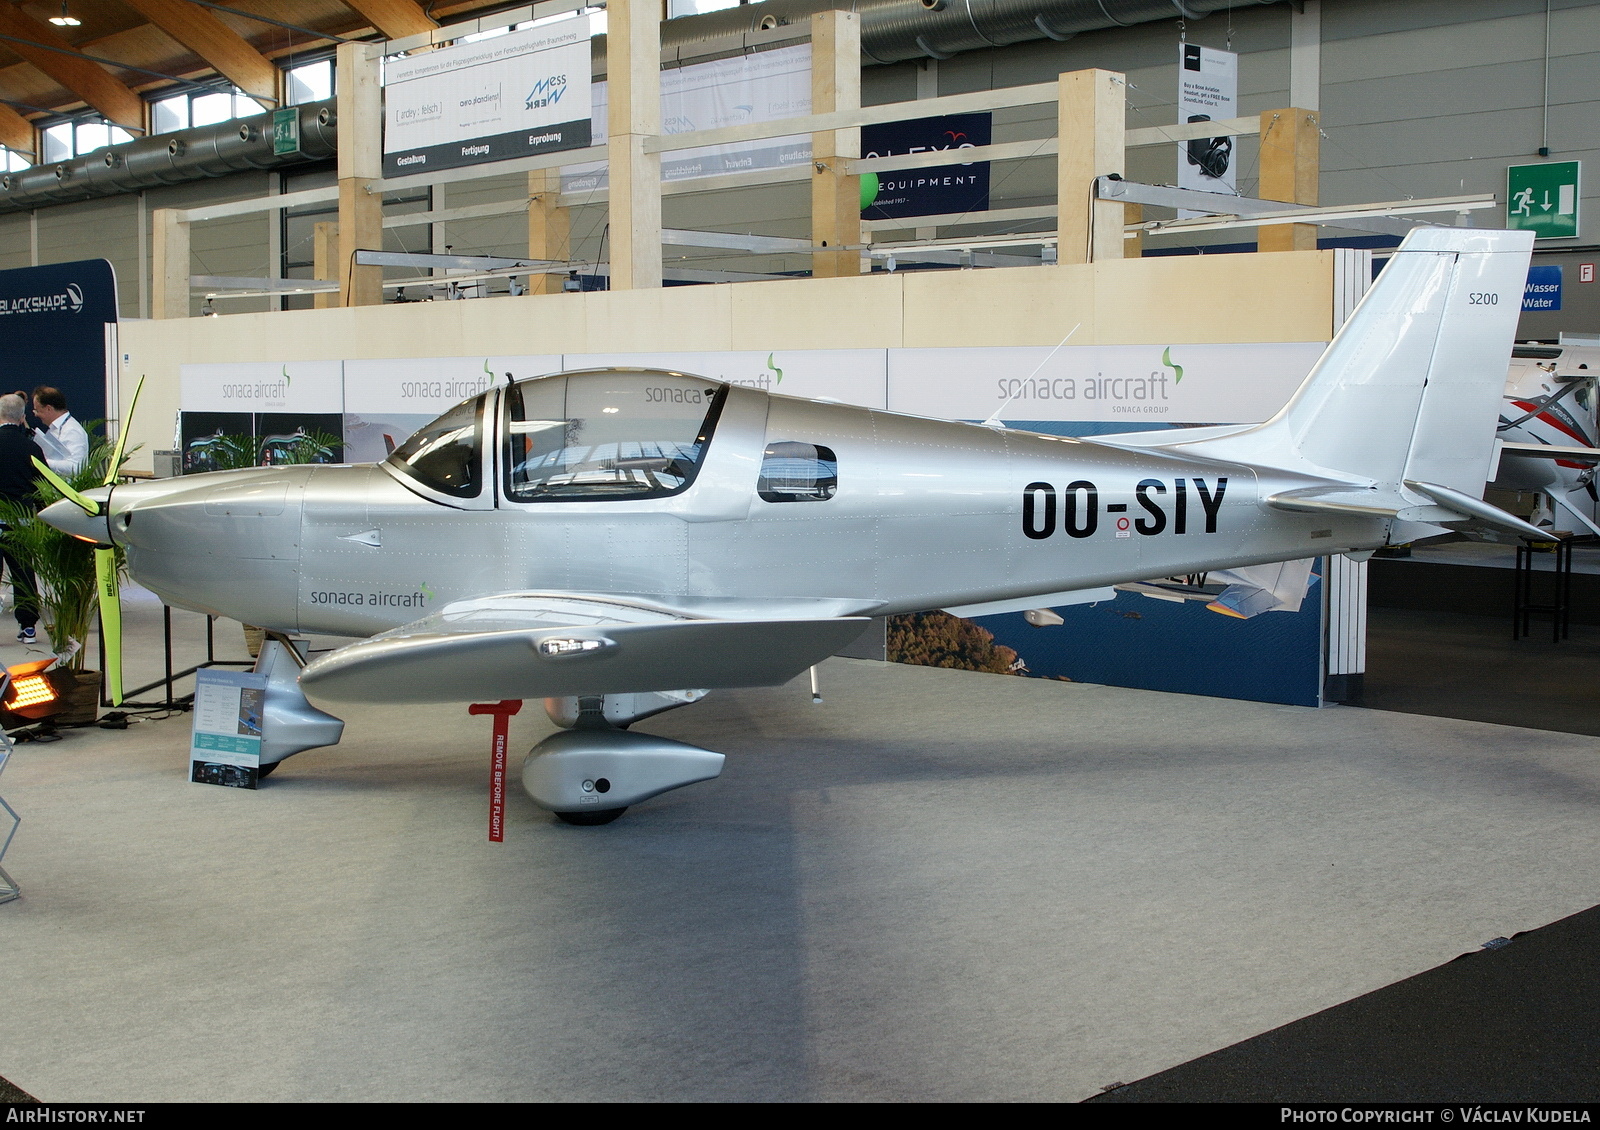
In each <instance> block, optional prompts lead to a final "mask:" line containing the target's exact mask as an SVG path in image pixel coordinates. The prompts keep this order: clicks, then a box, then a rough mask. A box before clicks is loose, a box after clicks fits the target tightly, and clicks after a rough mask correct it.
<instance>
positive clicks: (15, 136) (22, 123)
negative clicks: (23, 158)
mask: <svg viewBox="0 0 1600 1130" xmlns="http://www.w3.org/2000/svg"><path fill="white" fill-rule="evenodd" d="M34 144H35V142H34V138H33V123H32V122H30V121H29V120H28V119H27V118H24V117H23V116H22V115H21V114H19V113H17V112H16V111H15V110H13V109H12V108H11V107H10V106H6V105H0V145H4V146H5V147H6V148H7V149H15V150H17V152H19V153H25V154H27V155H28V158H29V160H32V159H33V155H34Z"/></svg>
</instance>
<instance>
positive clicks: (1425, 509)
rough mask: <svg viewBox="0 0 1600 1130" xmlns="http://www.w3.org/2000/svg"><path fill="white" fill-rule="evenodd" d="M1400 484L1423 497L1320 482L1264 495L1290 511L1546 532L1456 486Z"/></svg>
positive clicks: (1531, 534)
mask: <svg viewBox="0 0 1600 1130" xmlns="http://www.w3.org/2000/svg"><path fill="white" fill-rule="evenodd" d="M1405 489H1406V490H1408V491H1412V492H1414V493H1415V494H1417V495H1421V496H1422V498H1423V499H1425V500H1426V502H1424V503H1421V504H1419V503H1418V502H1417V500H1416V499H1415V498H1407V497H1406V496H1405V495H1403V494H1401V493H1399V492H1398V491H1387V490H1381V489H1378V488H1373V489H1370V490H1362V489H1360V488H1354V487H1351V486H1349V485H1347V484H1332V483H1330V484H1329V485H1328V486H1325V487H1301V488H1299V489H1298V490H1286V491H1283V492H1281V493H1279V494H1274V495H1271V496H1270V497H1268V498H1267V500H1266V501H1267V505H1268V506H1270V507H1272V508H1273V509H1275V510H1285V511H1288V512H1290V513H1298V514H1319V513H1320V514H1339V515H1350V516H1359V517H1365V518H1397V519H1399V520H1401V521H1405V522H1428V523H1432V524H1434V525H1440V526H1449V527H1450V528H1451V529H1457V530H1461V531H1463V532H1466V531H1478V530H1485V529H1490V530H1496V531H1499V532H1500V533H1502V534H1508V533H1509V534H1512V535H1514V536H1516V537H1522V538H1534V539H1539V540H1543V539H1547V538H1548V537H1549V534H1547V533H1545V532H1543V531H1541V530H1540V529H1539V528H1538V527H1537V526H1531V525H1529V524H1528V523H1527V522H1524V521H1523V520H1522V519H1521V518H1517V517H1514V516H1512V515H1510V514H1507V513H1506V512H1505V511H1504V510H1501V509H1500V508H1499V507H1496V506H1490V505H1489V504H1488V503H1487V502H1484V501H1482V500H1481V499H1476V498H1473V497H1471V496H1470V495H1466V494H1462V493H1461V492H1460V491H1458V490H1451V489H1450V488H1449V487H1443V486H1439V485H1438V484H1437V483H1423V482H1418V481H1416V480H1415V479H1407V480H1406V481H1405Z"/></svg>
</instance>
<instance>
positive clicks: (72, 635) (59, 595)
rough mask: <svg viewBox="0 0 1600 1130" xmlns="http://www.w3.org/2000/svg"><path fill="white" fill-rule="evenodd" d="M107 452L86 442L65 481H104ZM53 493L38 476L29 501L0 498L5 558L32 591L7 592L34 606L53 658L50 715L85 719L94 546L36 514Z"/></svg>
mask: <svg viewBox="0 0 1600 1130" xmlns="http://www.w3.org/2000/svg"><path fill="white" fill-rule="evenodd" d="M112 450H113V445H111V444H109V443H106V442H104V441H100V442H96V443H95V444H93V445H92V446H91V448H90V450H89V458H88V459H87V460H86V461H85V462H84V465H83V467H82V468H80V469H79V470H78V471H77V472H76V473H74V474H72V475H69V476H67V483H68V485H70V486H71V487H72V488H73V489H74V490H77V491H85V490H92V489H93V488H95V487H98V486H100V485H101V484H102V483H104V482H105V481H106V466H107V464H108V463H109V462H110V460H111V458H112ZM124 459H126V456H124ZM61 497H62V495H61V492H60V491H58V490H56V488H55V487H53V486H51V485H50V484H49V483H48V482H44V481H43V480H41V481H40V482H39V484H38V486H37V488H35V490H34V501H33V502H32V503H27V502H14V501H11V500H9V499H0V526H3V527H4V530H3V532H0V541H3V542H4V544H5V547H6V549H7V550H9V551H10V553H11V554H12V556H13V557H15V558H16V559H17V560H18V561H20V562H22V563H23V564H24V565H26V566H27V567H28V568H29V569H31V570H32V571H33V576H34V584H33V587H32V589H31V590H30V589H29V587H28V586H27V585H26V584H25V583H23V582H22V581H21V580H20V579H18V578H13V581H12V584H13V591H14V594H15V599H16V600H17V601H18V603H21V604H25V605H29V606H31V607H33V608H35V609H37V610H38V613H39V624H40V626H41V627H42V628H44V630H45V633H46V634H47V635H48V636H49V637H50V646H51V650H52V651H54V652H55V655H56V666H55V667H54V668H53V669H52V670H51V673H50V675H51V681H52V682H53V683H54V684H55V686H56V693H57V694H58V695H60V696H61V698H62V700H63V701H64V702H65V703H66V704H67V708H66V709H65V710H64V711H62V713H60V714H58V715H56V719H57V720H58V721H61V722H69V723H70V722H92V721H94V719H95V716H96V711H97V705H98V703H99V700H100V672H99V671H85V670H84V660H85V657H86V656H87V654H88V648H87V647H86V644H87V642H88V639H89V628H90V625H92V624H93V623H94V619H95V613H96V611H97V610H98V609H99V606H100V593H99V589H98V587H97V585H96V584H95V566H94V547H93V546H92V545H90V544H89V543H88V542H83V541H79V540H78V539H77V538H74V537H70V536H68V535H67V534H64V533H62V532H61V531H60V530H58V529H56V528H55V527H54V526H51V525H47V524H46V523H44V522H41V521H40V520H39V519H38V517H37V512H38V511H39V510H42V509H43V508H44V507H46V506H48V505H50V504H51V503H52V502H55V501H57V500H59V499H60V498H61ZM116 561H117V570H118V575H119V576H120V575H121V572H122V568H123V562H122V553H121V551H120V550H118V552H117V556H116Z"/></svg>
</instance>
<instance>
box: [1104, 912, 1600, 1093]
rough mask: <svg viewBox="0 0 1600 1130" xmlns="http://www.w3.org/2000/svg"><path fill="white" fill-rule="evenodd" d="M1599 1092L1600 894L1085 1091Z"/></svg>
mask: <svg viewBox="0 0 1600 1130" xmlns="http://www.w3.org/2000/svg"><path fill="white" fill-rule="evenodd" d="M1501 941H1502V942H1503V941H1504V940H1501ZM1597 1099H1600V906H1596V907H1591V908H1589V909H1588V910H1584V911H1580V912H1579V913H1577V914H1574V915H1572V916H1570V917H1568V918H1563V919H1560V920H1559V921H1557V922H1553V923H1551V924H1550V925H1548V926H1542V927H1539V928H1538V929H1535V930H1528V931H1524V932H1523V933H1520V934H1517V935H1516V936H1515V937H1514V938H1513V939H1511V940H1510V941H1509V942H1508V943H1504V944H1501V945H1499V946H1498V948H1494V949H1484V950H1479V951H1476V952H1474V953H1470V954H1464V955H1462V956H1461V957H1458V958H1456V959H1454V960H1452V961H1449V962H1446V963H1445V964H1444V965H1441V966H1438V967H1437V968H1434V969H1430V970H1427V971H1425V972H1423V973H1419V974H1417V975H1416V976H1414V977H1409V978H1407V979H1405V980H1403V981H1399V982H1396V983H1395V984H1393V985H1389V986H1386V987H1384V988H1382V989H1377V990H1374V991H1373V992H1370V993H1367V994H1365V995H1363V996H1360V997H1356V998H1355V999H1353V1000H1350V1001H1346V1002H1345V1003H1343V1004H1339V1005H1335V1006H1333V1007H1332V1008H1328V1009H1324V1010H1323V1011H1321V1012H1318V1013H1314V1014H1313V1015H1311V1016H1307V1017H1305V1018H1303V1019H1301V1020H1297V1021H1294V1022H1292V1023H1290V1024H1286V1025H1284V1026H1283V1027H1281V1028H1275V1029H1273V1030H1272V1031H1270V1032H1264V1033H1262V1034H1261V1035H1259V1036H1255V1037H1252V1038H1251V1039H1248V1040H1244V1041H1241V1042H1240V1043H1237V1044H1234V1045H1232V1046H1231V1047H1227V1048H1223V1049H1221V1050H1219V1051H1216V1052H1212V1053H1211V1054H1209V1055H1204V1056H1201V1057H1199V1058H1198V1059H1194V1060H1191V1061H1189V1062H1188V1063H1184V1064H1180V1065H1178V1066H1177V1067H1173V1068H1170V1069H1168V1070H1166V1071H1162V1072H1158V1073H1157V1074H1155V1075H1151V1076H1149V1077H1147V1078H1145V1079H1141V1080H1139V1081H1138V1082H1135V1083H1129V1084H1127V1085H1124V1086H1119V1087H1115V1088H1113V1089H1111V1090H1109V1091H1107V1092H1106V1093H1105V1094H1102V1095H1096V1096H1094V1097H1092V1098H1090V1099H1088V1100H1086V1101H1088V1102H1270V1103H1304V1102H1371V1103H1392V1102H1434V1103H1444V1102H1463V1101H1466V1102H1590V1101H1595V1100H1597Z"/></svg>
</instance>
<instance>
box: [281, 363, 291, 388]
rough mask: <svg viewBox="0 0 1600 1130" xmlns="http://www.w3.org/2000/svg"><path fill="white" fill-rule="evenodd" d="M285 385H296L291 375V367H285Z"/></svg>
mask: <svg viewBox="0 0 1600 1130" xmlns="http://www.w3.org/2000/svg"><path fill="white" fill-rule="evenodd" d="M283 383H284V384H286V385H290V384H294V378H293V377H291V376H290V375H289V366H287V365H285V366H284V367H283Z"/></svg>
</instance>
